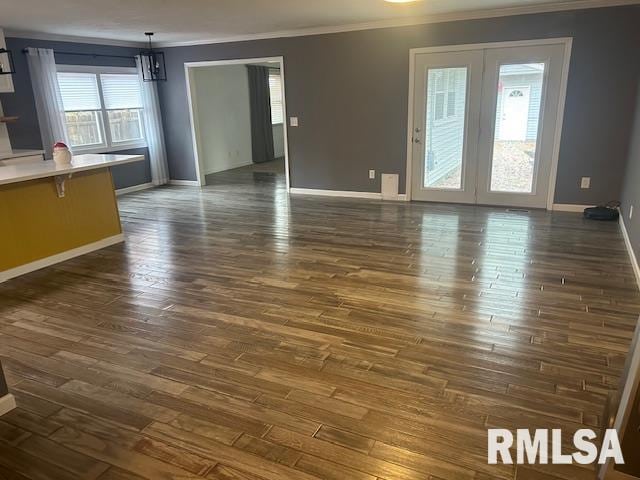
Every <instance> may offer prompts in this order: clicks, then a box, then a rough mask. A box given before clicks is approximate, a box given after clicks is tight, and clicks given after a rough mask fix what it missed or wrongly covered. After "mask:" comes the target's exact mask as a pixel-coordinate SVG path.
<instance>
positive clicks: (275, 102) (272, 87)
mask: <svg viewBox="0 0 640 480" xmlns="http://www.w3.org/2000/svg"><path fill="white" fill-rule="evenodd" d="M269 93H270V96H271V123H272V124H274V125H276V124H279V123H283V122H284V114H283V112H282V81H281V79H280V70H276V69H273V70H269Z"/></svg>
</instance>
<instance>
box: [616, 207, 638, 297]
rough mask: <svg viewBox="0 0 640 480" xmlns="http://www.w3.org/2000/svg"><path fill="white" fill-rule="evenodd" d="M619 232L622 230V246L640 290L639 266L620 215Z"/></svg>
mask: <svg viewBox="0 0 640 480" xmlns="http://www.w3.org/2000/svg"><path fill="white" fill-rule="evenodd" d="M620 230H622V237H623V238H624V244H625V245H626V246H627V251H628V252H629V258H630V260H631V266H632V267H633V273H634V274H635V275H636V282H637V283H638V288H640V266H638V259H637V258H636V252H635V251H634V250H633V245H632V244H631V238H629V232H628V231H627V226H626V225H625V224H624V218H622V213H620Z"/></svg>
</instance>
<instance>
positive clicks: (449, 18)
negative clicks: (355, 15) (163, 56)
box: [5, 0, 640, 48]
mask: <svg viewBox="0 0 640 480" xmlns="http://www.w3.org/2000/svg"><path fill="white" fill-rule="evenodd" d="M638 4H640V0H577V1H561V2H556V3H545V4H540V5H523V6H517V7H505V8H493V9H484V10H467V11H463V12H455V13H443V14H435V15H425V16H419V17H407V18H396V19H391V20H380V21H375V22H363V23H353V24H347V25H336V26H328V27H314V28H300V29H293V30H282V31H276V32H266V33H257V34H249V35H234V36H227V37H211V38H206V39H202V40H191V41H175V42H172V41H167V42H161V41H160V42H154V45H157V46H158V47H165V48H166V47H187V46H193V45H208V44H216V43H233V42H247V41H251V40H268V39H274V38H286V37H305V36H311V35H325V34H331V33H344V32H356V31H361V30H375V29H380V28H394V27H409V26H415V25H427V24H431V23H444V22H456V21H463V20H480V19H486V18H498V17H509V16H514V15H531V14H535V13H550V12H563V11H569V10H585V9H591V8H604V7H622V6H627V5H638ZM5 37H13V38H32V39H34V40H48V41H57V42H72V43H87V44H94V45H111V46H117V47H135V48H141V47H144V46H145V45H146V44H145V43H144V42H143V41H140V42H138V41H130V40H117V39H109V38H97V37H82V36H75V35H62V34H57V33H43V32H34V31H27V30H12V29H10V28H8V29H5Z"/></svg>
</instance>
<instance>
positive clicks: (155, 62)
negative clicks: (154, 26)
mask: <svg viewBox="0 0 640 480" xmlns="http://www.w3.org/2000/svg"><path fill="white" fill-rule="evenodd" d="M145 35H146V36H147V37H149V49H148V50H143V51H141V52H140V63H141V66H142V79H143V80H144V81H145V82H160V81H163V82H164V81H166V80H167V70H166V68H165V64H164V53H162V52H159V51H157V50H154V49H153V47H152V46H151V37H152V36H153V32H145Z"/></svg>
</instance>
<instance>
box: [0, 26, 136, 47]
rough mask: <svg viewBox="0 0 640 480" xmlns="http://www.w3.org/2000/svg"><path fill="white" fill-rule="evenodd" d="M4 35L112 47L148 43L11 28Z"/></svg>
mask: <svg viewBox="0 0 640 480" xmlns="http://www.w3.org/2000/svg"><path fill="white" fill-rule="evenodd" d="M4 36H5V37H7V38H29V39H33V40H46V41H50V42H70V43H86V44H92V45H109V46H112V47H135V48H143V47H144V46H145V45H146V43H145V42H144V41H140V42H132V41H128V40H114V39H109V38H97V37H80V36H75V35H61V34H57V33H44V32H32V31H28V30H12V29H10V28H6V29H5V30H4Z"/></svg>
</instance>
